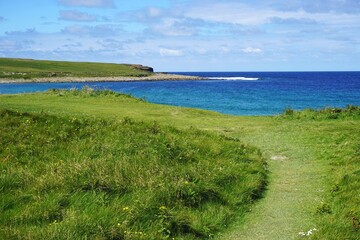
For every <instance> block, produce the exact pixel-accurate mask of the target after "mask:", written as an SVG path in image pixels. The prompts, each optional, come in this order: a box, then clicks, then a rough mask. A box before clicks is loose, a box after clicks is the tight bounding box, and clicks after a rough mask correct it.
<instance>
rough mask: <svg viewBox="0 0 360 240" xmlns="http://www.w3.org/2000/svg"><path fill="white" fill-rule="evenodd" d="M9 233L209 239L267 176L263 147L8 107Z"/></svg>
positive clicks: (4, 184)
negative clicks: (20, 110)
mask: <svg viewBox="0 0 360 240" xmlns="http://www.w3.org/2000/svg"><path fill="white" fill-rule="evenodd" d="M0 168H1V175H0V196H1V197H0V199H1V201H0V225H1V227H0V238H1V239H12V238H15V239H79V238H90V239H95V238H98V239H168V238H171V239H172V238H174V239H206V238H210V237H211V236H213V235H214V234H216V233H217V232H218V231H222V230H223V229H225V228H226V227H227V226H228V225H229V224H230V223H231V222H232V221H233V220H234V219H235V217H236V216H235V213H237V214H239V213H241V212H244V211H246V210H247V208H248V205H249V204H250V203H251V202H252V201H253V200H254V199H257V198H259V197H260V196H261V194H262V192H263V190H264V188H265V185H266V165H265V162H264V160H263V158H262V157H261V154H260V152H259V151H258V150H257V149H255V148H253V147H249V146H245V145H243V144H242V143H241V142H239V141H238V140H237V139H233V138H227V137H222V136H218V135H215V134H211V133H208V132H203V131H199V130H196V129H188V130H177V129H175V128H172V127H164V126H159V125H158V124H157V123H156V122H153V123H143V122H137V121H134V120H132V119H130V118H124V119H122V120H117V121H110V120H102V119H95V118H94V119H92V118H75V117H56V116H51V115H46V114H41V113H37V114H35V113H32V114H30V113H26V112H14V111H10V110H2V111H1V112H0Z"/></svg>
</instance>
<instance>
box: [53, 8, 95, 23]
mask: <svg viewBox="0 0 360 240" xmlns="http://www.w3.org/2000/svg"><path fill="white" fill-rule="evenodd" d="M59 18H60V19H61V20H66V21H79V22H92V21H96V20H97V16H95V15H90V14H88V13H85V12H79V11H60V17H59Z"/></svg>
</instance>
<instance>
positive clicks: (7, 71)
mask: <svg viewBox="0 0 360 240" xmlns="http://www.w3.org/2000/svg"><path fill="white" fill-rule="evenodd" d="M134 66H136V65H133V66H131V65H127V64H113V63H93V62H64V61H47V60H32V59H16V58H0V78H11V79H16V78H25V79H31V78H44V77H46V78H49V77H119V76H120V77H128V76H131V77H141V76H148V75H150V74H151V72H149V71H143V70H140V69H138V68H136V67H134Z"/></svg>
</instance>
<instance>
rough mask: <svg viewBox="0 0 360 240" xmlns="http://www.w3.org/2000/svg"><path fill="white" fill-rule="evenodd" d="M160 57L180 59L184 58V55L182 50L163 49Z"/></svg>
mask: <svg viewBox="0 0 360 240" xmlns="http://www.w3.org/2000/svg"><path fill="white" fill-rule="evenodd" d="M160 55H161V56H164V57H180V56H183V55H184V54H183V52H182V51H181V50H176V49H168V48H161V49H160Z"/></svg>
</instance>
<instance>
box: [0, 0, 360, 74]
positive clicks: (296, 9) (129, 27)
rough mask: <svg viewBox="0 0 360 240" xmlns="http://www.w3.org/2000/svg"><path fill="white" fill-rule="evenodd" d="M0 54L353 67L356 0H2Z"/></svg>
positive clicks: (244, 66)
mask: <svg viewBox="0 0 360 240" xmlns="http://www.w3.org/2000/svg"><path fill="white" fill-rule="evenodd" d="M0 57H21V58H33V59H52V60H69V61H97V62H115V63H139V64H143V65H148V66H152V67H154V68H155V71H316V70H320V71H326V70H332V71H341V70H356V71H359V70H360V64H359V63H360V1H359V0H252V1H250V0H154V1H144V0H142V1H141V0H31V1H29V0H0Z"/></svg>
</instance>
